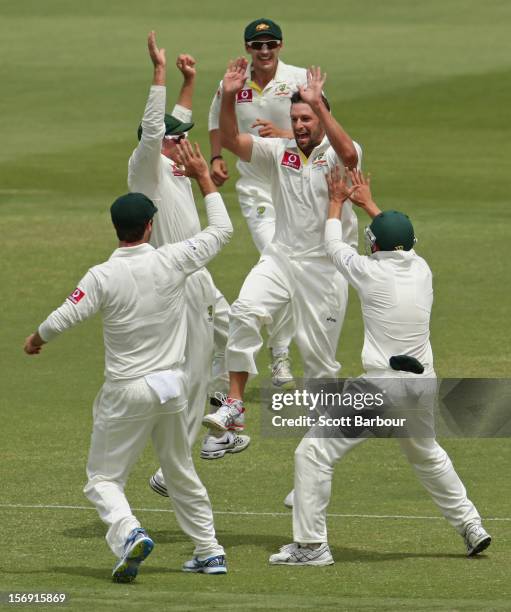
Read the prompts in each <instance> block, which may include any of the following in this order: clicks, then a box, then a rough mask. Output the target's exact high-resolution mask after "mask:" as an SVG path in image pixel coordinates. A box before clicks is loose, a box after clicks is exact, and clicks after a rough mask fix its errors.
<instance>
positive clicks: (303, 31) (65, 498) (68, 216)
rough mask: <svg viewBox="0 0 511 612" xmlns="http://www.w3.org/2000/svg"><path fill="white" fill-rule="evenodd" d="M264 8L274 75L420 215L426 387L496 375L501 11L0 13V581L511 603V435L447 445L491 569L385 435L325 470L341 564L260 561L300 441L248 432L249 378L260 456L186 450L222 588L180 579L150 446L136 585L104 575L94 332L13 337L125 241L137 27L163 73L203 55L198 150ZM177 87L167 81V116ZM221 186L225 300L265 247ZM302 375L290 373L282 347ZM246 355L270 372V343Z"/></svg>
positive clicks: (151, 595) (500, 281)
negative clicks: (91, 464) (210, 527)
mask: <svg viewBox="0 0 511 612" xmlns="http://www.w3.org/2000/svg"><path fill="white" fill-rule="evenodd" d="M263 15H266V16H268V17H272V18H274V19H275V20H276V21H277V22H279V23H280V24H281V25H282V27H283V30H284V36H285V49H284V51H283V53H282V57H283V59H284V60H285V61H287V62H288V63H293V64H296V65H308V64H316V65H321V66H322V68H323V69H324V70H326V71H327V72H328V81H327V84H326V91H327V93H328V96H329V98H330V101H331V102H332V104H333V110H334V113H335V115H336V116H337V118H339V119H340V120H341V122H342V123H343V125H344V126H345V127H346V129H347V130H348V131H349V133H350V134H351V136H352V137H353V138H354V139H356V140H357V141H358V142H359V143H361V145H362V147H363V148H364V167H365V169H366V170H370V171H371V173H372V175H373V187H374V194H375V197H376V199H377V201H378V202H379V204H380V205H381V206H382V207H387V208H397V209H400V210H404V211H405V212H407V213H409V214H410V216H412V218H413V220H414V222H415V227H416V232H417V234H418V236H419V244H418V251H419V253H420V254H421V255H423V256H424V257H426V259H427V260H428V261H429V263H430V265H431V268H432V270H433V273H434V278H435V292H436V301H435V306H434V313H433V321H432V342H433V350H434V353H435V361H436V369H437V372H438V373H439V375H440V376H443V377H446V376H452V377H506V376H509V373H510V370H511V360H510V353H509V349H508V346H509V322H508V310H509V302H510V297H511V294H510V289H509V264H508V253H507V244H508V242H509V227H510V221H511V215H510V212H509V193H508V189H509V187H508V185H509V178H508V175H509V170H508V165H509V159H510V157H511V144H510V143H511V124H510V121H509V108H510V107H511V85H510V83H511V79H510V76H511V61H510V57H511V39H510V37H509V25H508V24H509V20H510V19H511V6H510V5H509V3H508V2H505V1H504V0H489V1H488V2H486V3H479V2H475V1H474V0H464V1H462V0H442V1H440V0H432V1H430V2H423V3H415V2H410V1H406V0H389V1H388V2H377V1H376V0H365V1H355V0H346V1H345V2H343V3H337V2H326V3H323V4H321V5H315V4H314V3H311V2H305V0H294V2H292V3H288V4H286V5H284V4H282V3H279V4H277V3H271V2H268V1H267V0H262V1H261V2H259V4H258V5H257V6H256V7H254V5H253V3H249V2H248V1H246V0H240V1H239V2H236V3H234V2H227V0H217V1H216V2H211V3H209V2H206V1H203V2H199V1H197V0H191V1H189V2H187V3H186V4H185V5H179V6H178V5H176V4H175V3H170V2H163V1H161V0H146V1H145V2H143V3H142V2H136V1H135V0H125V1H123V2H121V1H120V0H111V1H110V2H100V1H99V0H89V1H88V2H85V3H79V2H77V1H76V0H46V1H45V2H38V1H37V0H25V1H24V2H16V3H14V2H11V3H7V2H3V3H0V56H1V57H2V63H1V65H0V83H1V88H2V93H1V96H0V134H1V138H2V146H1V148H0V205H1V215H0V224H1V228H2V230H1V232H2V233H1V235H2V241H3V244H4V247H3V249H2V251H3V262H2V267H1V269H2V306H1V314H0V317H1V322H2V323H1V329H2V352H1V360H2V362H1V370H0V372H1V377H2V391H3V392H2V397H1V400H0V401H1V414H2V426H1V430H0V431H1V446H0V458H1V463H0V475H1V489H0V524H1V525H2V555H0V591H4V592H6V591H16V590H17V591H54V592H56V591H65V592H67V593H68V594H69V597H70V604H69V607H70V608H72V609H77V610H78V609H80V610H81V609H83V610H110V609H117V610H124V609H126V610H131V609H135V608H141V607H147V608H149V607H151V608H152V609H156V610H167V609H168V610H171V609H172V610H196V609H200V608H209V609H215V610H233V611H238V610H294V609H303V610H308V609H315V610H326V609H330V610H412V609H413V610H510V609H511V589H510V586H509V567H510V566H511V537H510V535H509V529H510V526H511V512H510V509H509V493H510V489H509V471H510V469H511V444H510V443H509V440H508V439H492V440H445V441H442V444H443V445H444V446H445V448H446V449H447V450H448V452H449V454H450V455H451V458H452V459H453V462H454V463H455V465H456V467H457V469H458V472H459V474H460V475H461V477H462V478H463V480H464V482H465V484H466V486H467V489H468V491H469V495H470V497H471V499H472V500H473V501H474V502H475V503H476V505H477V506H478V508H479V510H480V512H481V514H482V515H483V517H489V518H491V519H492V520H488V521H487V523H486V527H487V528H488V530H489V531H490V532H491V534H492V535H493V536H494V543H493V544H492V546H491V548H490V549H489V550H488V552H487V553H486V554H484V555H483V556H481V558H478V559H471V560H468V559H465V558H464V549H463V543H462V541H461V540H460V538H459V537H458V536H457V535H456V534H455V533H454V532H453V531H452V530H451V529H450V528H449V526H448V525H447V523H446V522H445V521H444V520H443V519H441V518H440V517H439V515H438V514H437V511H436V509H435V508H434V506H433V505H432V503H431V501H430V500H429V498H428V497H427V496H426V494H425V493H424V492H423V491H422V489H421V488H420V485H419V484H418V483H417V482H416V480H415V478H414V476H413V474H412V472H411V470H410V468H409V467H408V465H407V464H406V462H405V460H404V459H403V458H402V457H401V456H400V453H399V451H398V449H397V448H396V447H395V445H394V444H392V443H391V442H386V441H378V442H375V441H373V442H369V443H367V444H366V445H364V446H363V447H362V448H360V449H358V450H357V451H355V453H353V454H352V455H350V456H349V457H348V458H347V459H346V460H345V461H344V462H343V464H342V465H340V466H339V467H338V469H337V472H336V477H335V488H334V494H333V497H332V502H331V505H330V507H329V512H330V513H332V515H336V516H331V517H330V520H329V534H330V543H331V547H332V551H333V554H334V558H335V559H336V564H335V565H334V566H331V567H326V568H285V567H269V566H268V564H267V559H268V556H269V554H271V553H272V552H275V551H276V550H277V549H278V547H279V546H280V545H282V544H285V543H287V542H289V541H290V540H291V516H290V513H289V512H288V511H286V510H285V508H284V507H283V505H282V499H283V498H284V496H285V495H286V493H287V492H288V491H289V490H290V488H291V486H292V455H293V449H294V447H295V445H296V442H297V440H293V439H284V440H275V439H268V438H263V437H261V436H260V435H258V431H259V415H258V407H257V404H258V401H259V391H258V388H259V382H260V381H258V379H256V380H255V381H254V382H253V383H251V386H250V389H249V394H248V397H249V404H250V406H251V408H255V409H254V410H251V413H250V416H249V433H250V434H251V435H252V436H253V443H252V446H251V447H250V449H248V450H247V451H246V452H245V453H243V454H241V455H239V456H236V457H228V458H226V459H224V460H222V461H215V462H204V461H200V460H199V459H197V467H198V470H199V473H200V476H201V478H202V479H203V480H204V482H205V484H206V485H207V487H208V490H209V492H210V496H211V499H212V502H213V507H214V509H215V510H216V524H217V530H218V532H219V537H220V539H221V541H222V542H223V543H224V545H225V546H226V549H227V554H228V559H229V563H230V566H229V574H228V575H227V576H225V577H217V578H215V577H207V576H193V575H192V576H190V575H184V574H182V573H181V572H180V571H179V570H180V566H181V563H182V561H183V560H185V559H186V558H188V556H189V554H190V552H191V545H190V543H189V542H188V541H187V540H186V538H185V537H184V536H183V535H182V534H181V532H180V531H179V529H178V527H177V523H176V521H175V518H174V515H173V514H172V513H170V512H168V505H167V503H166V501H165V500H164V499H163V498H159V497H157V496H156V495H154V494H153V493H152V492H150V491H149V489H148V487H147V486H146V482H147V478H148V477H149V475H150V474H151V472H152V471H153V469H154V468H155V467H156V463H155V459H154V456H153V454H152V451H151V450H150V449H148V450H147V452H146V453H145V454H144V456H143V457H142V459H141V461H140V462H139V464H138V465H137V467H136V468H135V470H134V472H133V475H132V477H131V480H130V483H129V486H128V497H129V499H130V501H131V502H132V505H133V507H135V508H138V509H142V510H139V511H137V515H138V516H139V518H140V519H141V521H142V522H143V524H144V525H145V526H146V528H147V529H148V531H149V532H150V533H151V535H152V536H153V537H154V539H155V541H156V548H155V551H154V553H153V554H152V555H151V557H150V558H149V559H148V561H147V563H146V564H145V565H144V566H143V567H142V570H141V573H140V575H139V578H138V579H137V583H136V584H134V585H128V586H120V585H114V584H112V583H111V582H110V581H109V574H110V571H111V567H112V565H113V558H112V556H111V554H110V551H109V550H108V549H107V546H106V544H105V542H104V532H105V530H104V527H103V525H102V523H101V522H100V521H99V519H98V518H97V515H96V513H95V511H94V510H93V509H92V508H91V507H89V506H88V502H87V501H86V500H85V498H84V496H83V495H82V492H81V490H82V487H83V485H84V481H85V472H84V468H85V461H86V457H87V450H88V442H89V435H90V429H91V404H92V401H93V398H94V396H95V394H96V392H97V390H98V388H99V387H100V385H101V381H102V368H103V363H102V362H103V352H102V340H101V325H100V321H99V320H98V319H95V320H92V321H89V322H87V323H86V324H84V325H83V326H81V327H79V328H76V329H75V330H73V331H72V332H70V333H69V334H67V335H66V336H64V337H62V338H60V339H59V340H57V341H56V342H55V343H54V344H52V345H50V346H48V347H46V348H45V350H44V352H43V354H42V355H41V356H40V357H38V358H31V359H29V358H28V357H27V356H25V355H24V354H23V352H22V349H21V347H22V343H23V340H24V338H25V337H26V336H27V335H28V334H29V333H31V332H32V331H33V330H34V329H35V327H36V325H38V324H39V323H40V322H41V321H42V320H43V319H44V318H45V317H46V315H47V314H48V313H49V312H50V311H51V310H52V309H53V308H55V307H56V306H58V305H60V303H61V302H62V300H63V299H64V297H65V296H66V295H68V293H69V292H70V291H71V290H72V289H74V287H75V285H76V282H77V280H78V279H79V278H81V276H82V275H83V273H84V272H85V271H86V270H87V268H88V267H90V266H91V265H93V264H95V263H98V262H100V261H103V260H104V259H106V258H107V257H108V256H109V254H110V252H111V251H112V250H113V249H114V248H115V246H116V243H115V240H114V234H113V232H112V230H111V227H110V225H109V215H108V207H109V205H110V204H111V202H112V201H113V199H114V198H115V197H116V196H117V195H119V194H121V193H123V192H125V191H126V189H127V187H126V171H127V160H128V157H129V155H130V153H131V150H132V149H133V147H134V146H135V143H136V127H137V125H138V122H139V119H140V116H141V113H142V111H143V107H144V104H145V98H146V95H147V90H148V86H149V83H150V80H151V66H150V63H149V60H148V58H147V55H146V47H145V40H146V35H147V32H148V31H149V30H150V29H156V31H157V34H158V40H159V42H160V44H161V45H162V46H165V47H166V48H167V54H168V57H169V59H170V60H172V58H173V57H174V56H175V55H177V53H178V52H181V51H187V52H190V53H192V54H194V55H195V57H196V58H197V60H198V66H199V80H198V85H197V91H196V97H195V107H194V114H195V121H196V125H197V128H196V129H194V136H195V138H196V139H197V140H198V141H199V142H200V143H201V145H203V148H204V150H205V151H207V149H208V148H207V146H206V143H207V110H208V107H209V103H210V99H211V97H212V95H213V93H214V91H215V87H216V84H217V82H218V80H219V79H220V78H221V76H222V74H223V69H224V66H225V63H226V61H227V60H228V59H229V58H231V57H235V56H236V55H238V54H240V53H241V52H242V50H243V49H242V46H241V40H242V36H241V34H242V30H243V28H244V26H245V25H246V24H247V23H248V22H249V21H250V20H252V19H255V18H257V17H260V16H263ZM169 63H170V64H171V62H169ZM178 83H179V78H178V76H177V73H176V72H175V71H174V70H173V69H172V68H170V70H169V86H168V91H169V104H168V106H169V107H170V106H171V104H172V101H173V98H174V92H177V86H178ZM230 160H231V161H230V167H231V171H232V173H233V174H235V169H234V164H233V160H232V158H230ZM223 194H224V196H225V198H226V201H227V203H228V206H229V210H230V212H231V215H232V219H233V222H234V225H235V228H236V232H235V236H234V237H233V240H232V242H231V244H230V245H229V246H228V247H227V248H226V249H225V251H224V252H223V253H222V254H221V255H220V256H219V257H218V258H217V259H216V260H215V261H214V262H213V264H212V265H211V267H210V269H211V271H212V272H213V274H214V277H215V280H216V282H217V285H218V286H219V287H220V289H221V290H222V291H223V292H224V293H225V295H226V297H227V298H228V299H229V300H233V299H235V297H236V295H237V292H238V290H239V288H240V286H241V283H242V281H243V278H244V277H245V275H246V273H247V272H248V270H249V269H250V267H251V265H253V263H255V261H256V260H257V255H256V251H255V249H254V248H253V247H252V243H251V240H250V237H249V235H248V232H247V229H246V227H245V225H244V223H243V221H242V219H241V215H240V213H239V209H238V205H237V202H236V198H235V193H234V178H231V180H230V181H229V183H227V184H226V186H225V188H224V189H223ZM364 223H365V222H364V220H363V219H362V218H361V223H360V225H361V226H362V227H363V225H364ZM351 297H352V299H351V302H350V306H349V311H348V315H347V318H346V321H345V325H344V329H343V333H342V338H341V344H340V346H339V353H338V356H339V359H340V360H341V362H342V363H343V365H344V369H343V374H345V375H357V374H359V373H360V372H361V363H360V351H361V346H362V323H361V317H360V312H359V304H358V301H357V299H356V296H355V295H352V296H351ZM294 361H295V366H296V370H297V371H299V370H300V365H299V358H298V355H297V354H295V353H294ZM259 363H260V366H261V372H262V375H265V374H266V373H267V371H268V370H267V365H268V359H267V355H266V354H265V352H262V353H261V355H260V358H259ZM398 517H402V518H398ZM497 519H500V520H497Z"/></svg>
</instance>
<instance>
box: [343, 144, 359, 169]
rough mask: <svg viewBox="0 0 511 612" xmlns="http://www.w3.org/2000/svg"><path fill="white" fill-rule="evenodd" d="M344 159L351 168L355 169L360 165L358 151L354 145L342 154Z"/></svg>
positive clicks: (345, 163)
mask: <svg viewBox="0 0 511 612" xmlns="http://www.w3.org/2000/svg"><path fill="white" fill-rule="evenodd" d="M342 161H343V162H344V165H345V166H346V167H348V168H349V169H350V170H353V169H354V168H356V167H357V166H358V153H357V150H356V149H355V147H354V146H353V145H352V146H351V147H350V148H349V149H348V150H347V151H346V152H345V153H344V155H343V156H342Z"/></svg>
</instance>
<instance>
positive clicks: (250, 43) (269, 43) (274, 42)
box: [247, 40, 282, 51]
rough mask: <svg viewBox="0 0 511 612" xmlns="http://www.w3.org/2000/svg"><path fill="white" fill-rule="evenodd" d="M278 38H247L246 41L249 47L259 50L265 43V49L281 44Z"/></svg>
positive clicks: (274, 47)
mask: <svg viewBox="0 0 511 612" xmlns="http://www.w3.org/2000/svg"><path fill="white" fill-rule="evenodd" d="M281 42H282V41H280V40H249V41H248V42H247V47H250V48H251V49H255V50H256V51H260V50H261V49H262V48H263V47H264V45H266V48H267V49H276V48H277V47H280V45H281Z"/></svg>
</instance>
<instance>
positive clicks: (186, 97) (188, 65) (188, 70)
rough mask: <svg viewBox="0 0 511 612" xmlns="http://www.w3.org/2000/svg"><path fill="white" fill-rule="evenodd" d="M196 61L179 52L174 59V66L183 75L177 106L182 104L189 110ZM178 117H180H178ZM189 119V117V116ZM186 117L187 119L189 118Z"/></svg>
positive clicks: (190, 108) (193, 86) (195, 72)
mask: <svg viewBox="0 0 511 612" xmlns="http://www.w3.org/2000/svg"><path fill="white" fill-rule="evenodd" d="M195 64H196V61H195V59H194V58H193V57H192V56H191V55H187V54H186V53H181V55H178V58H177V60H176V66H177V68H178V70H179V71H180V72H181V74H182V75H183V84H182V85H181V90H180V91H179V96H178V98H177V104H178V106H182V107H183V108H185V109H188V110H189V111H191V110H192V101H193V91H194V88H195V76H196V74H197V70H196V68H195ZM178 119H180V117H178ZM190 119H191V117H190ZM190 119H188V121H189V120H190Z"/></svg>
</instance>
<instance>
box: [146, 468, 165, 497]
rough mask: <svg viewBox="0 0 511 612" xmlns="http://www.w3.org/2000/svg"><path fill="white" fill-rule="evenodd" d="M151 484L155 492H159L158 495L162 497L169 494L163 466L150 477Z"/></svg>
mask: <svg viewBox="0 0 511 612" xmlns="http://www.w3.org/2000/svg"><path fill="white" fill-rule="evenodd" d="M149 486H150V487H151V489H152V490H153V491H154V492H155V493H158V495H161V496H162V497H168V496H169V492H168V491H167V485H166V484H165V480H164V479H163V472H162V471H161V468H158V471H157V472H155V473H154V474H153V475H152V476H151V478H149Z"/></svg>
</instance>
